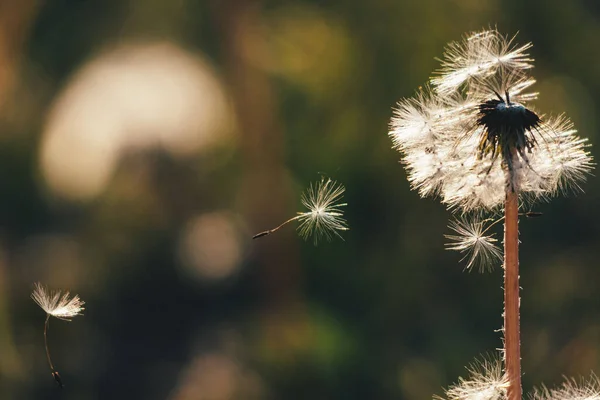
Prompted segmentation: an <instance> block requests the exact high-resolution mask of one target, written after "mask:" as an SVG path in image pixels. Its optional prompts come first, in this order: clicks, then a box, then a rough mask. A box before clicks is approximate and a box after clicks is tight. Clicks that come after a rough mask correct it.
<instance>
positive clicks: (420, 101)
mask: <svg viewBox="0 0 600 400" xmlns="http://www.w3.org/2000/svg"><path fill="white" fill-rule="evenodd" d="M530 47H531V44H526V45H523V46H518V45H516V44H514V37H513V38H509V37H506V36H503V35H501V34H500V33H498V32H497V31H496V30H494V29H490V30H484V31H481V32H476V33H472V34H470V35H468V36H467V37H466V38H465V39H464V40H462V41H460V42H455V43H451V44H449V45H448V47H447V49H446V52H445V53H444V58H443V60H442V68H441V70H439V71H438V72H437V73H436V74H435V76H434V77H433V78H431V80H430V85H425V86H424V87H423V88H420V89H419V90H418V92H417V94H416V96H415V97H413V98H410V99H403V100H400V102H399V103H398V105H397V108H396V109H395V110H394V116H393V117H392V120H391V123H390V131H389V135H390V137H391V139H392V142H393V144H394V147H395V148H397V149H398V150H399V151H400V152H401V153H402V162H403V163H404V165H405V167H406V170H407V173H408V174H407V175H408V180H409V182H410V184H411V186H412V188H413V189H416V190H418V191H419V193H420V194H421V196H430V195H437V196H439V197H440V198H441V201H442V202H443V203H444V204H446V205H448V207H450V208H452V209H460V210H461V211H471V210H475V209H483V210H492V209H494V208H496V207H498V206H500V205H501V204H502V203H503V201H504V198H505V193H506V189H507V188H508V189H509V190H511V191H513V192H518V193H519V194H520V196H521V199H526V200H537V199H545V198H548V197H551V196H553V195H556V194H559V193H565V192H567V191H569V190H580V186H579V185H580V183H581V182H582V181H584V180H585V178H586V176H587V175H588V174H589V173H590V171H591V170H592V168H593V165H594V164H593V162H592V157H591V156H590V154H589V152H588V151H587V149H588V145H587V142H586V139H581V138H579V137H577V136H576V132H577V131H576V130H575V129H574V128H573V124H572V123H571V122H570V121H569V119H568V118H567V117H566V116H564V115H559V116H555V117H552V116H545V115H543V114H539V113H538V112H537V111H535V110H534V109H532V108H531V107H530V106H529V102H531V101H532V100H534V99H535V98H536V97H537V93H531V92H529V93H527V92H526V91H527V89H529V88H530V87H531V86H532V85H533V84H534V83H535V80H534V79H533V78H531V77H530V76H529V72H530V71H531V68H532V67H533V59H531V58H530V57H529V55H528V54H527V50H528V49H529V48H530Z"/></svg>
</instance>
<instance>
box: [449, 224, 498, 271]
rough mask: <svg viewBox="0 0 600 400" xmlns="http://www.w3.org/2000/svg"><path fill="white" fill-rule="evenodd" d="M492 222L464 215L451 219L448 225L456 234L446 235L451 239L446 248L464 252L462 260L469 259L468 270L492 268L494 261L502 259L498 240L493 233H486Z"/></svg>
mask: <svg viewBox="0 0 600 400" xmlns="http://www.w3.org/2000/svg"><path fill="white" fill-rule="evenodd" d="M491 224H493V222H492V221H491V220H489V219H485V220H481V219H479V218H478V217H476V216H475V217H472V218H471V220H468V219H467V218H466V217H462V218H459V219H455V220H453V221H450V224H449V225H448V227H449V228H450V229H452V230H453V231H454V232H455V233H456V234H453V235H444V236H445V237H446V238H447V239H449V240H450V241H451V242H450V243H447V244H446V249H447V250H457V251H460V252H461V253H464V254H465V256H464V257H463V258H462V260H467V266H466V267H465V268H466V269H468V270H472V269H474V268H477V269H479V270H480V271H484V270H488V269H492V268H493V266H494V263H496V262H501V261H502V252H501V251H500V248H498V246H497V245H496V243H497V240H496V239H495V238H494V237H493V236H492V235H487V234H486V233H487V231H488V229H489V228H490V227H491ZM462 260H461V261H462Z"/></svg>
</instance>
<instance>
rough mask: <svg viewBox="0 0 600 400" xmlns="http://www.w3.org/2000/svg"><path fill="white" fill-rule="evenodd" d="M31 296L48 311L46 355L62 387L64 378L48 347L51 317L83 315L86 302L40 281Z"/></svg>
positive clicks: (63, 318)
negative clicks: (48, 287)
mask: <svg viewBox="0 0 600 400" xmlns="http://www.w3.org/2000/svg"><path fill="white" fill-rule="evenodd" d="M31 298H32V299H33V301H35V302H36V304H37V305H38V306H40V307H41V308H42V310H44V312H46V322H45V323H44V345H45V347H46V357H47V359H48V365H49V366H50V371H51V373H52V377H53V378H54V380H55V381H56V383H57V384H58V386H59V387H60V388H61V389H62V387H63V383H62V379H61V377H60V374H59V373H58V371H56V369H55V368H54V364H52V359H51V357H50V349H49V347H48V325H49V322H50V317H51V316H52V317H55V318H58V319H62V320H64V321H70V320H71V318H73V317H75V316H77V315H83V314H82V311H83V310H84V308H83V305H84V304H85V302H84V301H82V300H81V299H80V298H79V296H77V295H75V296H73V297H70V295H69V292H64V293H63V292H61V291H50V290H48V289H46V288H45V287H44V286H42V285H41V284H40V283H39V282H38V283H36V284H35V285H34V289H33V292H32V293H31Z"/></svg>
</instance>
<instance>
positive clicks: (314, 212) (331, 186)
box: [253, 178, 348, 245]
mask: <svg viewBox="0 0 600 400" xmlns="http://www.w3.org/2000/svg"><path fill="white" fill-rule="evenodd" d="M345 190H346V189H345V188H344V186H343V185H341V184H339V183H337V182H335V181H333V180H331V179H329V178H327V179H326V178H322V179H321V180H320V181H319V182H318V183H315V184H313V183H311V184H310V186H309V188H308V189H307V190H306V191H305V192H304V193H303V194H302V205H303V206H304V207H306V208H307V209H308V211H306V212H299V213H298V215H296V216H295V217H293V218H290V219H288V220H287V221H285V222H283V223H282V224H281V225H279V226H277V227H275V228H273V229H270V230H267V231H264V232H260V233H258V234H256V235H254V236H253V239H257V238H260V237H263V236H266V235H269V234H271V233H273V232H276V231H277V230H279V229H280V228H281V227H283V226H284V225H286V224H288V223H289V222H292V221H296V220H297V221H299V222H300V224H299V225H298V234H299V235H300V236H301V237H302V238H304V239H305V240H306V239H308V238H309V237H311V236H313V238H314V244H315V245H316V244H317V243H318V242H319V240H321V239H323V238H325V239H327V240H331V239H332V238H333V237H334V236H337V237H339V238H340V239H343V238H342V236H341V235H340V234H339V231H346V230H348V225H347V223H346V220H345V219H344V214H343V211H342V207H345V206H346V205H347V204H346V203H341V202H340V201H341V200H342V196H343V194H344V191H345Z"/></svg>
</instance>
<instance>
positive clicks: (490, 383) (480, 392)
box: [438, 358, 508, 400]
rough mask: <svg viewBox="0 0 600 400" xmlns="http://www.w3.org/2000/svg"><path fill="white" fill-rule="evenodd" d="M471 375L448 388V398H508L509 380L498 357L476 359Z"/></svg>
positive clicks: (500, 399) (477, 399)
mask: <svg viewBox="0 0 600 400" xmlns="http://www.w3.org/2000/svg"><path fill="white" fill-rule="evenodd" d="M467 371H469V375H470V376H469V377H468V378H467V379H465V378H458V383H456V384H454V385H452V386H450V387H449V388H448V390H446V398H447V399H448V400H502V399H506V390H507V387H508V380H507V378H506V375H505V374H504V372H503V371H502V363H501V362H500V360H498V359H497V358H489V359H486V358H484V359H482V360H477V361H474V362H473V363H472V364H471V365H470V366H469V367H467ZM438 399H441V398H438Z"/></svg>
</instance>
